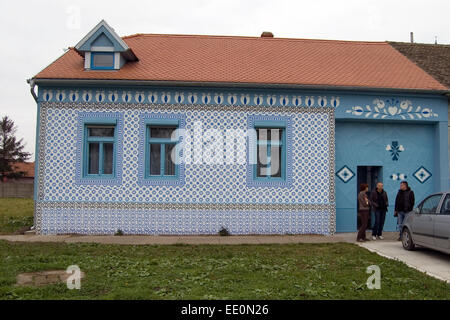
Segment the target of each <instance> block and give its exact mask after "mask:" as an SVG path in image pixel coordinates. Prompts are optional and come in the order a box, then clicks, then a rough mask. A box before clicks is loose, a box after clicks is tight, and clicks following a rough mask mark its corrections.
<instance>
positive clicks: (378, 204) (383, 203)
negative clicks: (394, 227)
mask: <svg viewBox="0 0 450 320" xmlns="http://www.w3.org/2000/svg"><path fill="white" fill-rule="evenodd" d="M370 202H371V205H372V208H373V209H374V210H375V224H374V226H373V229H372V240H377V238H378V239H379V240H383V239H384V238H383V227H384V220H385V218H386V211H387V208H388V206H389V202H388V196H387V193H386V191H384V190H383V183H381V182H378V183H377V187H376V189H375V190H373V191H372V193H371V194H370Z"/></svg>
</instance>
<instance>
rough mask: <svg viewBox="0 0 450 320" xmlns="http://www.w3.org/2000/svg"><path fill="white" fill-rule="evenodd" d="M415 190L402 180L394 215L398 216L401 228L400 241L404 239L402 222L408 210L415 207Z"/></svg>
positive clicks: (398, 224)
mask: <svg viewBox="0 0 450 320" xmlns="http://www.w3.org/2000/svg"><path fill="white" fill-rule="evenodd" d="M414 201H415V199H414V192H413V191H412V190H411V188H410V187H409V186H408V182H406V181H402V182H400V190H398V193H397V197H396V198H395V209H394V217H397V227H398V229H399V232H400V235H399V236H398V239H397V240H399V241H401V240H402V229H401V227H402V224H403V220H404V219H405V216H406V214H407V213H408V212H410V211H412V210H413V208H414Z"/></svg>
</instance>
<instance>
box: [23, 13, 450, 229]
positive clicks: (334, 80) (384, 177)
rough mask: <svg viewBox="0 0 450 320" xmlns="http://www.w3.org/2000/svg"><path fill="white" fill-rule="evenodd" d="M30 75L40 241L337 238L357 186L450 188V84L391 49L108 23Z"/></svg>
mask: <svg viewBox="0 0 450 320" xmlns="http://www.w3.org/2000/svg"><path fill="white" fill-rule="evenodd" d="M30 82H31V85H32V89H33V94H35V91H34V90H35V87H34V86H36V85H37V86H38V91H37V93H36V94H35V95H36V100H37V106H38V119H37V123H38V125H37V144H36V155H37V162H36V179H35V226H36V230H37V232H38V233H41V234H56V233H81V234H112V233H115V232H116V231H117V230H122V231H123V232H124V233H127V234H217V232H218V231H219V230H220V229H221V228H222V227H223V228H226V229H227V230H228V231H229V232H230V233H231V234H333V233H335V232H346V231H355V230H356V225H357V218H356V195H357V191H358V190H357V188H358V184H359V183H362V182H369V184H371V186H373V185H374V184H375V183H376V182H378V181H382V182H383V183H384V185H385V189H386V191H387V192H388V195H389V196H390V199H391V202H392V203H393V200H394V199H395V194H396V191H397V189H398V185H399V182H400V180H407V181H408V182H409V183H410V185H411V186H412V188H413V190H414V191H415V193H416V197H417V198H418V199H419V198H421V197H422V198H423V197H425V196H426V195H427V194H429V193H431V192H434V191H438V190H442V189H447V188H448V152H447V144H448V139H447V126H448V119H447V99H446V97H445V93H447V92H448V90H447V88H446V87H445V86H443V85H441V84H440V83H439V82H437V81H436V80H435V79H433V78H432V77H431V76H430V75H428V74H427V73H426V72H424V71H423V70H422V69H420V68H419V67H417V66H416V65H415V64H413V63H412V62H410V61H409V60H408V59H406V58H405V57H403V56H402V55H401V54H400V53H398V52H397V51H395V50H394V49H393V48H392V47H390V46H389V45H388V44H387V43H365V42H364V43H361V42H345V41H325V40H301V39H278V38H272V37H262V38H248V37H218V36H175V35H142V34H138V35H134V36H129V37H124V38H120V37H119V36H118V35H117V34H116V33H115V32H114V30H113V29H112V28H111V27H109V26H108V24H107V23H106V22H104V21H102V22H100V23H99V24H98V25H97V26H96V27H95V28H94V29H93V30H92V31H91V32H90V33H89V34H88V35H86V37H84V38H83V39H82V40H81V41H80V42H79V43H78V44H77V45H76V46H75V47H74V48H70V49H69V50H68V52H66V53H65V54H64V55H63V56H62V57H61V58H59V59H58V60H56V61H55V62H54V63H52V64H51V65H50V66H49V67H47V68H46V69H44V70H43V71H42V72H40V73H39V74H38V75H36V76H35V77H34V78H33V79H31V81H30ZM391 211H392V209H391ZM391 213H392V212H391ZM394 229H395V220H394V218H393V217H391V215H389V213H388V217H387V221H386V225H385V230H394Z"/></svg>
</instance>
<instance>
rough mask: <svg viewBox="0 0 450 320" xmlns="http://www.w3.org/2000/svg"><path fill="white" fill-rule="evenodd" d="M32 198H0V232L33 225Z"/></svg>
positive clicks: (3, 232)
mask: <svg viewBox="0 0 450 320" xmlns="http://www.w3.org/2000/svg"><path fill="white" fill-rule="evenodd" d="M33 208H34V202H33V199H23V198H0V234H9V233H14V232H16V231H18V230H20V229H22V228H24V227H31V226H32V225H33Z"/></svg>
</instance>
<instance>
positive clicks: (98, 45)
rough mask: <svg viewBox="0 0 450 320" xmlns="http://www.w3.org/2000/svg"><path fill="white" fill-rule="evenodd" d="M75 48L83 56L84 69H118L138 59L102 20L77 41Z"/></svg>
mask: <svg viewBox="0 0 450 320" xmlns="http://www.w3.org/2000/svg"><path fill="white" fill-rule="evenodd" d="M75 50H76V51H77V52H78V53H79V54H80V55H82V56H83V57H84V69H85V70H120V68H122V66H123V65H124V64H126V63H127V62H129V61H137V60H138V58H137V57H136V56H135V54H134V53H133V51H132V50H131V49H130V48H129V47H128V45H127V44H126V43H125V41H123V39H122V38H120V37H119V36H118V35H117V34H116V33H115V32H114V30H113V29H112V28H111V27H110V26H109V25H108V24H107V23H106V21H104V20H102V21H100V23H99V24H98V25H97V26H96V27H95V28H94V29H92V30H91V32H89V33H88V34H87V35H86V36H85V37H84V38H83V39H82V40H81V41H80V42H78V44H77V45H76V46H75Z"/></svg>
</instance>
